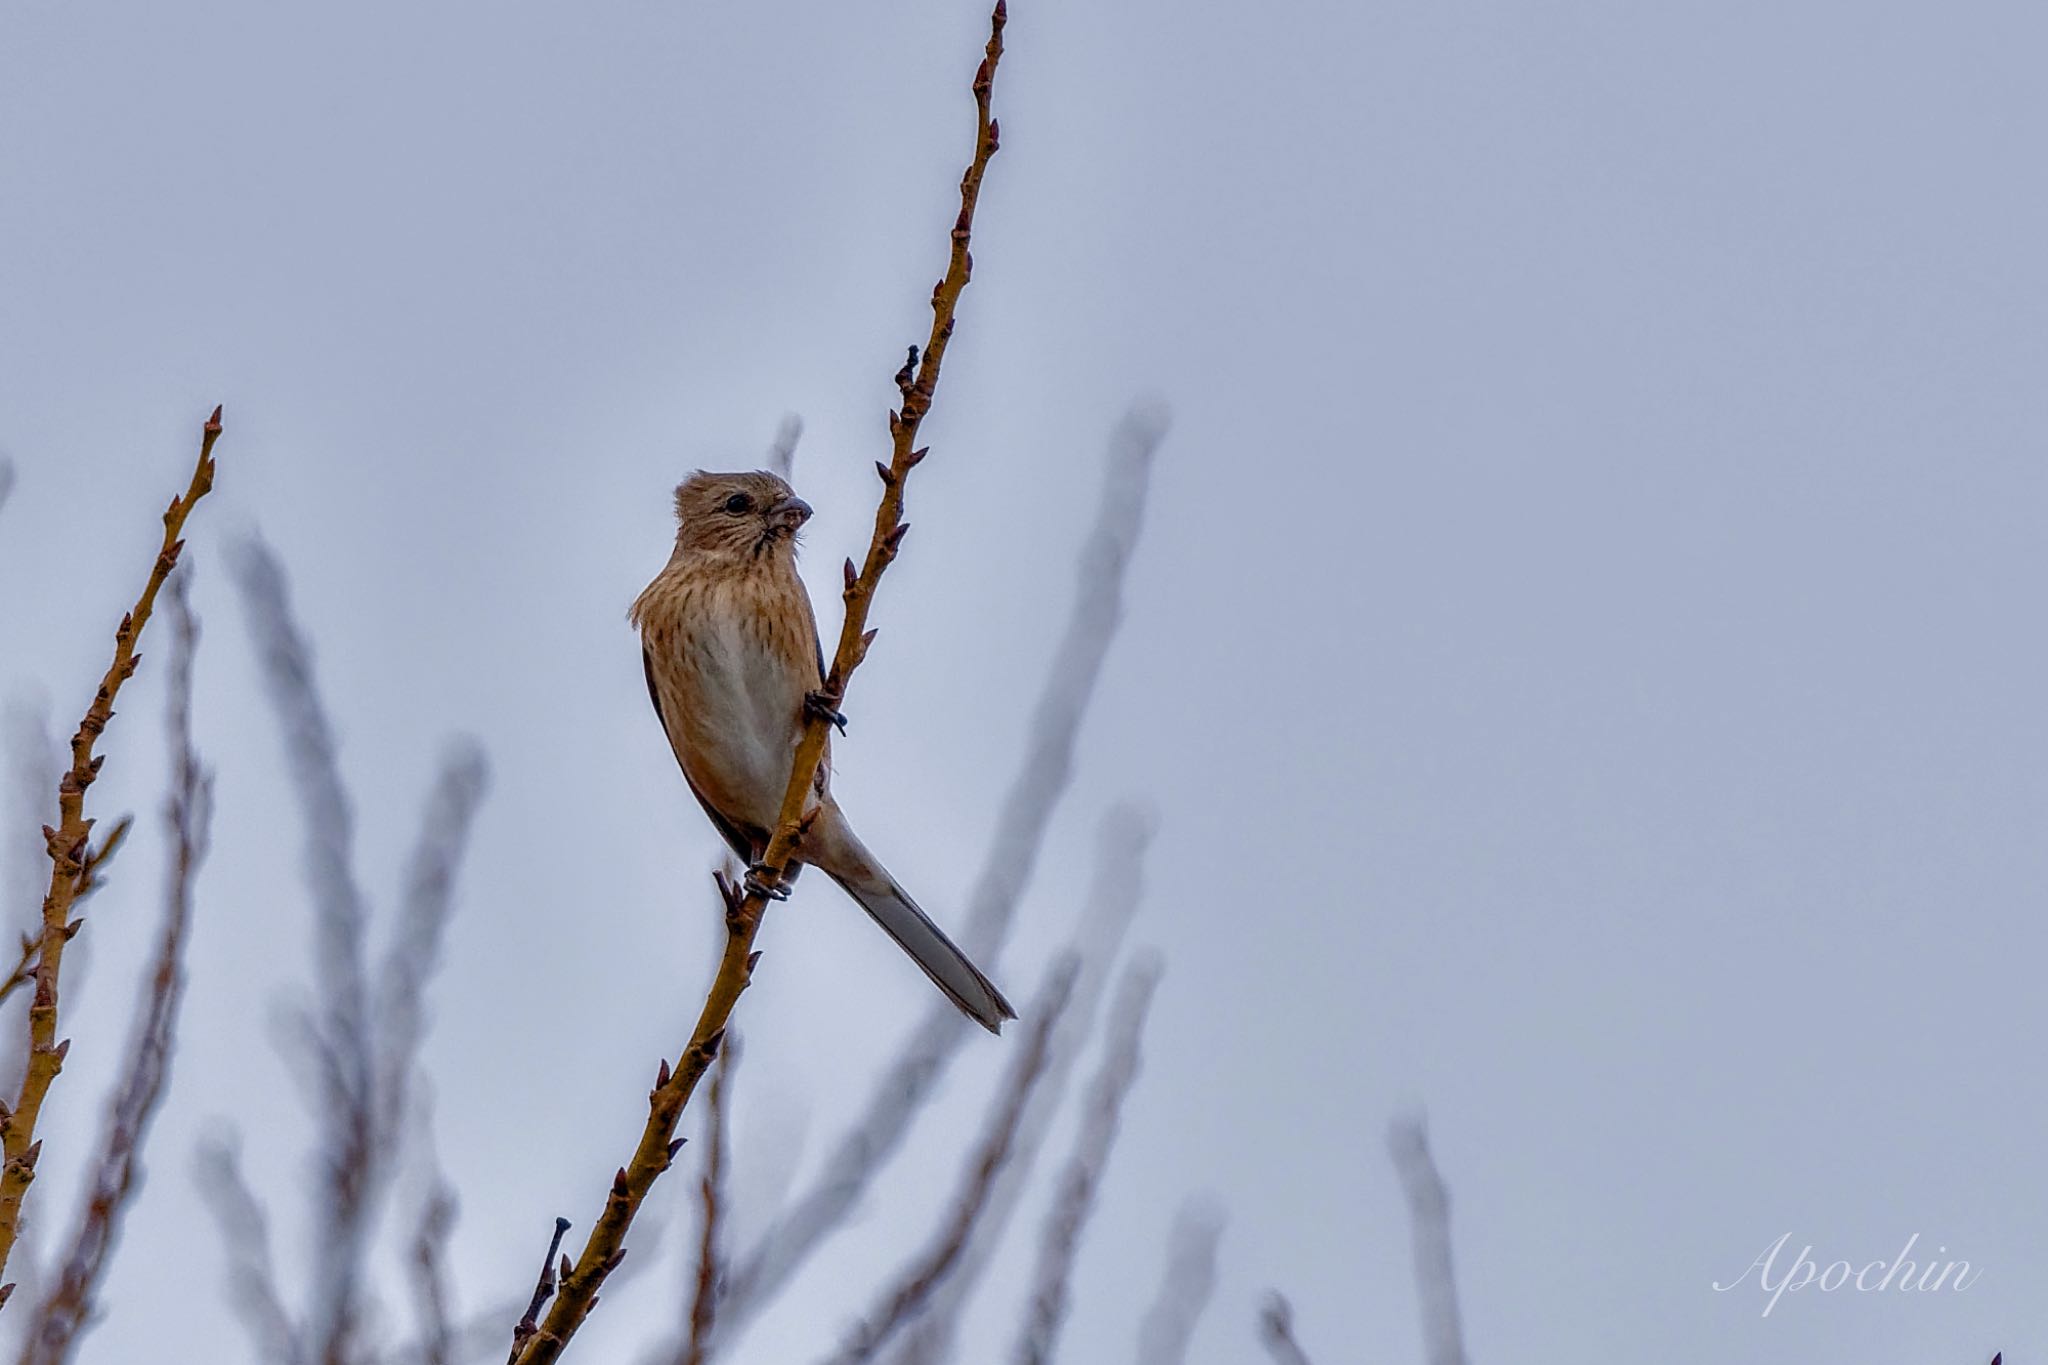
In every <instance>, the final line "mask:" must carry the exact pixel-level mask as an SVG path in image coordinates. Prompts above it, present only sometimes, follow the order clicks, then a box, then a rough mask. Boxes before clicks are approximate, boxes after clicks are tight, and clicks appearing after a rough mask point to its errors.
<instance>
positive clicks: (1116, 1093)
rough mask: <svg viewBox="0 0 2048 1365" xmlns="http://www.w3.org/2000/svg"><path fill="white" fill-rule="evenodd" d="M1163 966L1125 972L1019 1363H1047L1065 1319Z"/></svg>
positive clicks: (1042, 1250)
mask: <svg viewBox="0 0 2048 1365" xmlns="http://www.w3.org/2000/svg"><path fill="white" fill-rule="evenodd" d="M1159 973H1160V964H1159V960H1158V958H1157V957H1147V958H1145V959H1144V960H1142V961H1140V962H1138V963H1135V964H1134V965H1132V966H1131V967H1130V968H1128V969H1126V971H1125V972H1124V979H1123V984H1122V985H1121V986H1120V987H1118V989H1117V998H1116V1004H1115V1005H1114V1006H1112V1007H1111V1009H1110V1013H1109V1024H1108V1028H1107V1031H1106V1035H1105V1038H1104V1045H1103V1057H1102V1066H1101V1069H1100V1070H1099V1071H1097V1072H1096V1073H1095V1080H1094V1082H1093V1084H1091V1085H1090V1086H1089V1088H1088V1105H1087V1109H1086V1111H1085V1113H1084V1114H1083V1117H1082V1120H1081V1131H1080V1135H1079V1136H1078V1137H1077V1138H1076V1139H1075V1142H1074V1151H1073V1155H1072V1156H1070V1157H1069V1158H1068V1159H1067V1166H1066V1169H1065V1170H1064V1171H1062V1172H1061V1173H1060V1180H1059V1184H1058V1186H1057V1187H1056V1189H1055V1191H1054V1194H1053V1203H1052V1208H1051V1210H1050V1211H1049V1212H1048V1213H1047V1214H1046V1219H1045V1230H1044V1231H1043V1233H1041V1234H1040V1239H1039V1246H1038V1264H1037V1267H1036V1269H1035V1271H1034V1273H1033V1275H1032V1285H1033V1289H1032V1294H1031V1303H1030V1305H1029V1307H1028V1308H1027V1309H1026V1312H1025V1319H1024V1324H1023V1327H1022V1329H1021V1330H1020V1331H1019V1333H1018V1338H1017V1345H1016V1349H1015V1350H1014V1351H1012V1352H1011V1359H1013V1360H1014V1361H1016V1362H1017V1365H1048V1362H1050V1361H1051V1360H1052V1359H1053V1352H1054V1347H1055V1346H1056V1345H1057V1344H1058V1341H1059V1334H1060V1327H1061V1326H1062V1325H1063V1324H1064V1323H1065V1321H1066V1317H1067V1305H1068V1300H1069V1298H1070V1289H1069V1286H1070V1283H1071V1281H1072V1279H1073V1273H1074V1257H1075V1254H1076V1253H1077V1252H1078V1251H1079V1250H1080V1246H1081V1233H1082V1231H1083V1229H1085V1228H1086V1227H1087V1225H1088V1217H1089V1215H1090V1214H1091V1213H1093V1212H1094V1210H1095V1195H1096V1191H1097V1190H1098V1189H1099V1188H1100V1187H1101V1184H1102V1175H1103V1172H1104V1171H1105V1170H1106V1169H1107V1168H1108V1166H1109V1152H1110V1148H1111V1147H1112V1146H1113V1145H1114V1144H1115V1142H1116V1134H1117V1127H1118V1123H1119V1120H1120V1118H1121V1116H1122V1113H1123V1105H1124V1098H1125V1096H1127V1095H1129V1094H1130V1091H1131V1085H1132V1083H1133V1082H1134V1081H1136V1080H1137V1076H1138V1051H1139V1043H1140V1041H1141V1040H1142V1039H1143V1037H1144V1034H1145V1016H1146V1015H1147V1014H1148V1013H1149V1012H1150V1010H1151V1008H1152V993H1153V992H1154V991H1155V990H1156V989H1157V988H1158V986H1159Z"/></svg>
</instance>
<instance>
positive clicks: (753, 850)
mask: <svg viewBox="0 0 2048 1365" xmlns="http://www.w3.org/2000/svg"><path fill="white" fill-rule="evenodd" d="M640 667H641V668H642V669H643V670H644V671H645V672H646V674H647V697H648V700H650V701H652V702H653V703H654V715H655V719H657V720H659V721H660V722H661V730H662V733H663V734H665V735H667V736H668V743H669V748H671V749H676V748H677V747H678V746H677V744H676V736H675V732H674V731H673V730H671V729H669V728H668V713H667V712H666V711H663V710H662V709H661V689H660V688H658V687H656V686H655V685H654V656H653V655H652V654H650V653H648V651H647V649H646V647H645V646H644V645H643V646H642V647H641V649H640ZM676 766H677V767H678V768H682V760H681V758H680V757H679V758H677V760H676ZM683 781H685V782H688V783H689V784H690V795H692V796H694V797H696V798H697V804H698V805H700V806H702V807H703V808H704V814H705V815H707V816H708V817H710V820H711V824H712V827H713V828H715V829H716V830H717V831H718V833H719V835H720V837H722V838H723V839H724V840H725V842H726V843H728V844H730V845H732V851H733V852H734V853H736V854H738V855H739V858H740V861H741V862H743V863H751V862H753V861H754V859H755V858H756V857H757V856H759V849H758V848H757V847H756V845H755V843H754V841H753V840H752V839H750V838H749V837H748V836H747V833H746V831H744V830H742V829H741V828H740V827H739V826H738V825H735V824H734V823H733V822H732V821H730V820H728V819H726V818H725V817H724V816H723V815H721V814H719V811H718V808H717V807H716V806H714V805H712V804H711V803H710V802H709V801H706V800H705V799H704V793H703V792H702V791H700V790H698V788H697V784H696V783H695V782H694V781H692V780H691V778H690V770H689V769H688V768H683ZM764 842H765V841H764Z"/></svg>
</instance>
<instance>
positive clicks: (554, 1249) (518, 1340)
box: [507, 1218, 569, 1365]
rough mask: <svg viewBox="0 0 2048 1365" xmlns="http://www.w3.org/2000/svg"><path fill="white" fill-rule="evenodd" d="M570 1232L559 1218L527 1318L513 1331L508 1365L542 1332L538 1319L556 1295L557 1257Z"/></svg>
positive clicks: (565, 1270) (542, 1260)
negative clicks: (521, 1348) (522, 1348)
mask: <svg viewBox="0 0 2048 1365" xmlns="http://www.w3.org/2000/svg"><path fill="white" fill-rule="evenodd" d="M568 1231H569V1220H568V1219H566V1218H557V1219H556V1220H555V1235H554V1236H553V1237H550V1238H549V1239H548V1254H547V1255H545V1256H543V1257H541V1258H540V1279H539V1280H538V1281H536V1282H535V1284H534V1286H533V1297H532V1298H531V1299H530V1300H528V1301H527V1304H526V1313H525V1316H523V1317H521V1318H520V1319H519V1323H518V1325H517V1326H515V1327H514V1328H513V1329H512V1354H511V1356H509V1357H508V1358H507V1365H512V1362H515V1361H517V1360H518V1359H519V1348H520V1347H522V1346H524V1345H526V1343H527V1342H528V1341H530V1340H532V1339H533V1335H534V1333H535V1332H537V1331H539V1330H540V1324H539V1322H538V1321H537V1319H538V1318H539V1317H540V1310H541V1309H543V1308H545V1307H547V1302H548V1300H549V1299H550V1298H551V1297H553V1295H554V1292H555V1257H556V1256H557V1255H558V1254H560V1252H561V1250H562V1235H563V1234H564V1233H566V1232H568ZM568 1273H569V1261H568V1258H567V1257H566V1256H565V1257H563V1258H562V1274H563V1275H564V1276H565V1277H566V1276H567V1275H568Z"/></svg>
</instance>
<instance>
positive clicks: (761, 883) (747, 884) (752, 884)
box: [740, 863, 789, 901]
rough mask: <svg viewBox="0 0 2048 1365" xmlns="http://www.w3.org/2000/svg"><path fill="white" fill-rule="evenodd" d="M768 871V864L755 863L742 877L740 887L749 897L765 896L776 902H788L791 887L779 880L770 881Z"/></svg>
mask: <svg viewBox="0 0 2048 1365" xmlns="http://www.w3.org/2000/svg"><path fill="white" fill-rule="evenodd" d="M768 871H769V868H768V864H766V863H755V864H754V865H753V866H752V867H749V868H748V869H747V870H746V872H745V874H744V875H742V876H741V877H740V885H741V886H742V887H744V888H745V889H746V893H747V894H748V895H749V896H763V897H766V898H767V899H769V900H776V901H786V900H788V899H789V887H788V886H787V885H785V884H783V883H782V882H781V881H779V880H778V881H769V880H768Z"/></svg>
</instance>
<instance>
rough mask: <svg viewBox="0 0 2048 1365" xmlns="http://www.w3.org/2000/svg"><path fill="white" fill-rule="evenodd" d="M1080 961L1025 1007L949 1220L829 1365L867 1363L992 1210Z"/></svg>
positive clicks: (1065, 957)
mask: <svg viewBox="0 0 2048 1365" xmlns="http://www.w3.org/2000/svg"><path fill="white" fill-rule="evenodd" d="M1080 967H1081V964H1080V960H1079V959H1078V958H1077V957H1075V956H1074V955H1073V954H1072V953H1066V954H1062V955H1061V957H1060V958H1059V959H1058V960H1057V961H1056V962H1055V963H1054V964H1053V966H1052V967H1051V969H1050V970H1049V971H1048V972H1047V973H1046V980H1045V983H1044V984H1043V985H1042V986H1040V987H1039V989H1038V991H1037V993H1036V995H1035V996H1034V997H1033V998H1032V1002H1031V1008H1030V1009H1029V1010H1027V1011H1025V1014H1026V1016H1027V1017H1028V1018H1029V1019H1030V1021H1031V1023H1030V1027H1029V1031H1028V1032H1027V1033H1026V1035H1025V1039H1024V1047H1023V1049H1022V1050H1021V1051H1019V1052H1016V1053H1014V1054H1012V1056H1011V1058H1010V1066H1009V1069H1008V1071H1007V1073H1006V1074H1005V1075H1004V1077H1003V1084H1002V1090H1001V1092H1000V1100H999V1102H998V1103H997V1105H996V1107H995V1108H994V1109H993V1110H992V1111H991V1112H990V1114H989V1116H988V1119H987V1121H986V1123H985V1124H984V1126H983V1129H982V1135H981V1140H980V1141H979V1142H977V1143H976V1144H975V1145H974V1148H973V1150H972V1151H971V1152H970V1153H969V1156H968V1161H967V1166H966V1170H965V1171H964V1172H963V1174H962V1180H961V1186H960V1189H959V1190H958V1191H956V1192H955V1194H954V1196H953V1199H952V1201H951V1203H950V1204H949V1205H948V1206H947V1212H946V1216H945V1221H944V1222H943V1223H941V1224H940V1226H939V1228H938V1229H937V1231H936V1232H935V1233H934V1234H933V1236H932V1238H931V1241H930V1243H929V1245H928V1246H927V1247H926V1248H925V1250H923V1251H922V1252H919V1253H918V1254H917V1255H916V1256H913V1257H912V1258H911V1259H910V1262H909V1264H907V1265H905V1266H904V1267H903V1268H902V1269H901V1270H900V1271H898V1272H897V1274H896V1277H895V1278H894V1280H893V1281H892V1282H891V1283H890V1284H889V1286H888V1287H886V1288H885V1289H883V1290H882V1292H881V1293H879V1294H878V1295H877V1296H876V1301H875V1306H874V1308H873V1309H871V1310H870V1311H869V1312H868V1313H866V1314H865V1315H863V1317H862V1319H861V1321H860V1324H859V1326H857V1327H856V1328H855V1329H854V1330H853V1332H852V1333H850V1334H849V1335H848V1337H847V1340H846V1344H845V1345H843V1346H842V1347H840V1349H839V1351H838V1353H837V1354H835V1355H833V1356H832V1357H831V1365H861V1362H863V1361H867V1360H871V1359H873V1358H874V1355H875V1353H876V1352H877V1351H879V1350H880V1349H881V1348H882V1347H883V1346H884V1345H886V1344H887V1343H888V1341H889V1339H890V1338H891V1337H892V1336H894V1335H895V1333H896V1332H897V1331H898V1330H899V1329H900V1328H902V1327H903V1325H904V1324H905V1323H907V1322H909V1321H910V1320H911V1318H913V1317H915V1316H916V1314H917V1312H918V1310H919V1309H920V1308H921V1307H922V1306H923V1305H924V1303H925V1301H926V1300H927V1299H928V1298H930V1297H931V1294H932V1291H933V1290H935V1289H936V1288H937V1287H938V1286H939V1285H940V1283H942V1282H943V1281H944V1280H945V1278H946V1277H947V1276H948V1275H949V1274H951V1273H952V1271H953V1268H954V1267H955V1266H957V1265H958V1264H959V1262H960V1256H961V1253H962V1252H964V1251H965V1250H966V1248H967V1242H968V1239H969V1237H970V1236H972V1235H973V1232H974V1228H975V1224H976V1223H977V1222H978V1221H979V1220H980V1218H981V1216H982V1214H983V1213H984V1212H985V1211H986V1210H987V1208H988V1196H989V1191H990V1190H991V1189H992V1188H993V1187H994V1185H995V1181H996V1176H997V1175H998V1174H1000V1173H1001V1171H1002V1169H1003V1167H1004V1165H1005V1164H1007V1163H1008V1161H1009V1159H1010V1155H1011V1153H1012V1152H1013V1151H1014V1150H1015V1143H1016V1137H1017V1126H1018V1123H1019V1121H1020V1120H1021V1119H1022V1118H1023V1115H1024V1106H1025V1104H1026V1103H1027V1102H1028V1101H1029V1100H1030V1098H1031V1092H1032V1088H1033V1087H1034V1086H1036V1085H1037V1084H1038V1081H1039V1079H1040V1078H1041V1077H1042V1076H1043V1075H1044V1074H1045V1063H1046V1058H1047V1057H1048V1055H1049V1054H1050V1051H1051V1043H1052V1034H1053V1027H1054V1025H1055V1024H1056V1023H1057V1022H1058V1021H1059V1017H1060V1015H1061V1014H1062V1013H1063V1012H1064V1011H1065V1009H1066V1007H1067V1001H1068V999H1069V998H1070V997H1071V996H1072V994H1073V990H1074V978H1075V976H1076V975H1077V974H1078V973H1079V972H1080Z"/></svg>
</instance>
